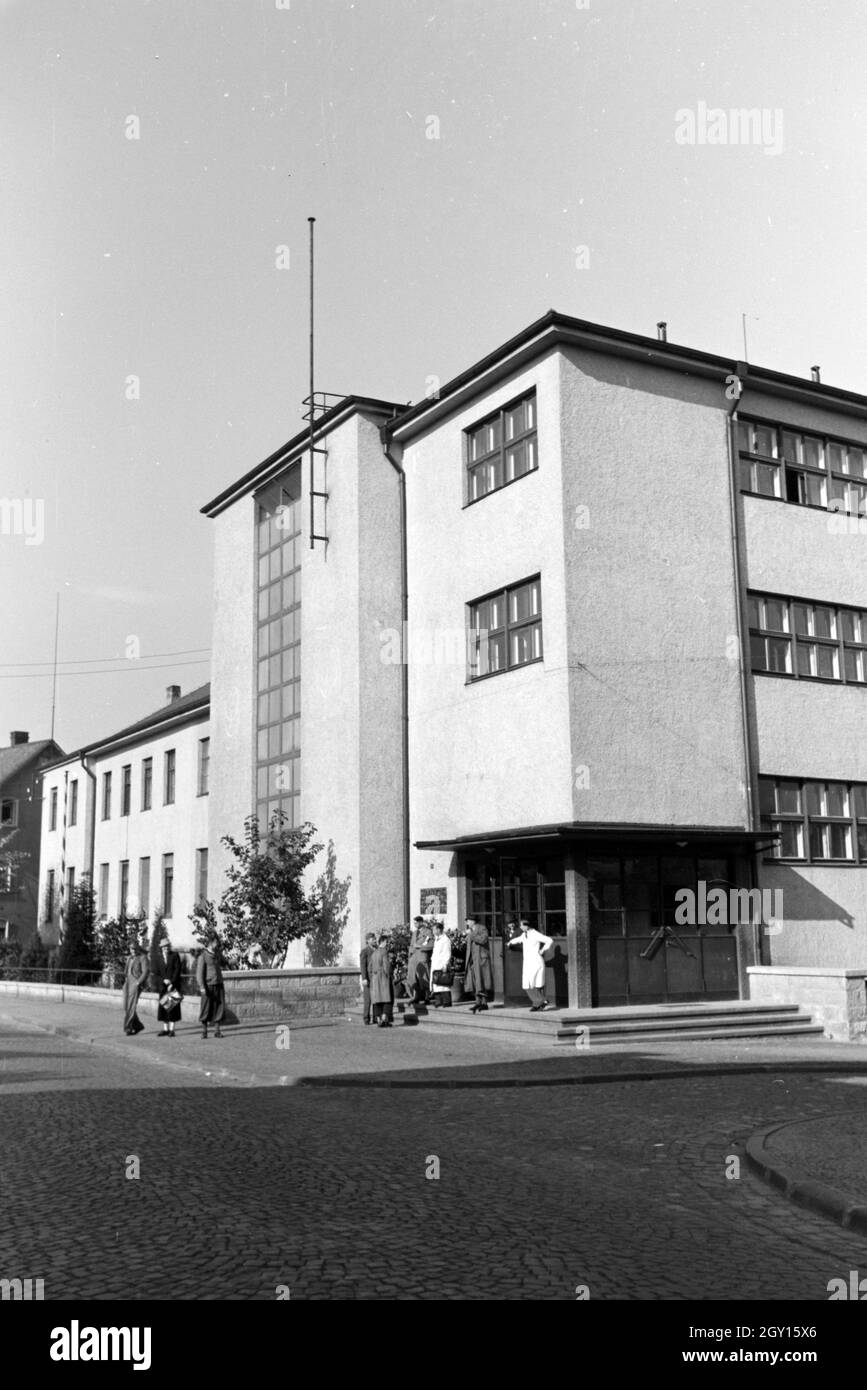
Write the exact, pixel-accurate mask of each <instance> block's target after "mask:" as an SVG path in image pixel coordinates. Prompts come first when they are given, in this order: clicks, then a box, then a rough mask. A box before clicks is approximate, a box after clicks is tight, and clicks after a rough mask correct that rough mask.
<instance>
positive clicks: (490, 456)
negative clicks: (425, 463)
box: [466, 391, 539, 502]
mask: <svg viewBox="0 0 867 1390" xmlns="http://www.w3.org/2000/svg"><path fill="white" fill-rule="evenodd" d="M466 459H467V502H477V501H478V500H479V498H480V497H486V496H487V494H488V493H489V492H496V491H497V490H498V489H499V488H501V487H506V485H507V484H508V483H513V482H514V481H515V480H516V478H522V477H523V476H524V474H525V473H532V472H533V471H534V470H535V469H536V468H538V466H539V458H538V449H537V440H536V392H535V391H531V392H530V393H529V394H528V395H526V396H523V397H522V398H521V399H520V400H519V401H513V402H512V403H511V404H510V405H507V406H504V407H503V409H502V410H498V411H496V412H495V413H494V414H493V415H489V416H488V418H487V419H486V420H483V421H482V422H481V424H478V425H473V426H472V428H471V429H468V430H467V431H466Z"/></svg>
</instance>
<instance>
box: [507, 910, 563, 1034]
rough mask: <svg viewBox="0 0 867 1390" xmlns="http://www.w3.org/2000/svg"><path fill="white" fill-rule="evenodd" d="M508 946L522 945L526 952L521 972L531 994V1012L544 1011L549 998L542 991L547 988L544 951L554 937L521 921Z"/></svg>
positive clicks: (523, 983) (523, 982)
mask: <svg viewBox="0 0 867 1390" xmlns="http://www.w3.org/2000/svg"><path fill="white" fill-rule="evenodd" d="M506 945H507V946H508V947H510V948H511V947H514V946H520V947H521V948H522V950H523V952H524V969H523V972H522V974H521V985H522V987H523V988H524V989H525V990H526V992H527V994H528V995H529V996H530V1013H531V1014H537V1013H543V1012H544V1010H545V1009H547V1007H548V1000H547V999H546V998H545V996H544V994H543V993H542V991H543V990H544V988H545V961H544V953H545V952H546V951H547V950H548V948H549V947H550V946H553V945H554V940H553V937H550V936H543V934H542V932H540V931H536V928H535V927H531V926H530V923H529V922H527V921H523V920H522V922H521V932H520V935H519V936H515V937H513V938H512V940H511V941H507V942H506Z"/></svg>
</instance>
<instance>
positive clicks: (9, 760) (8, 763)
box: [0, 738, 65, 783]
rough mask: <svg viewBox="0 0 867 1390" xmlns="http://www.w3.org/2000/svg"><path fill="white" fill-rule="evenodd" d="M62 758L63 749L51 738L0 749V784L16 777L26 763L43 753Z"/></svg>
mask: <svg viewBox="0 0 867 1390" xmlns="http://www.w3.org/2000/svg"><path fill="white" fill-rule="evenodd" d="M55 751H56V754H57V755H58V756H60V757H64V756H65V755H64V752H63V749H62V748H61V747H60V745H59V744H58V743H55V742H54V739H53V738H38V739H36V741H35V742H34V743H13V744H12V745H11V747H9V748H0V783H3V782H10V781H11V780H12V778H13V777H17V776H18V773H19V772H22V771H23V770H24V768H25V767H27V765H28V763H31V762H34V761H35V760H36V759H37V758H39V757H40V756H41V755H44V754H45V753H51V754H52V756H54V754H55Z"/></svg>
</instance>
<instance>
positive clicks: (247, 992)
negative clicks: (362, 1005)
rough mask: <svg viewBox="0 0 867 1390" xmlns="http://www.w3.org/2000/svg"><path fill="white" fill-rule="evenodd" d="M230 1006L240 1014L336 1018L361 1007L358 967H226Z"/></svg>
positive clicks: (227, 999) (244, 1016)
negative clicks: (312, 968)
mask: <svg viewBox="0 0 867 1390" xmlns="http://www.w3.org/2000/svg"><path fill="white" fill-rule="evenodd" d="M223 979H224V981H225V985H226V1006H227V1008H229V1009H231V1011H232V1012H233V1013H235V1014H237V1016H238V1018H286V1017H287V1016H291V1017H292V1018H336V1017H340V1016H341V1015H343V1014H345V1013H346V1011H347V1009H350V1008H357V1007H358V1002H359V999H360V998H361V990H360V987H359V980H360V979H361V972H360V971H359V969H358V967H357V966H356V967H355V968H351V967H347V968H346V969H331V970H226V971H224V972H223Z"/></svg>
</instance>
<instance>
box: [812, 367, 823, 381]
mask: <svg viewBox="0 0 867 1390" xmlns="http://www.w3.org/2000/svg"><path fill="white" fill-rule="evenodd" d="M810 376H811V377H812V378H813V380H814V381H818V382H821V380H822V378H821V376H820V375H819V368H818V367H811V368H810Z"/></svg>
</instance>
